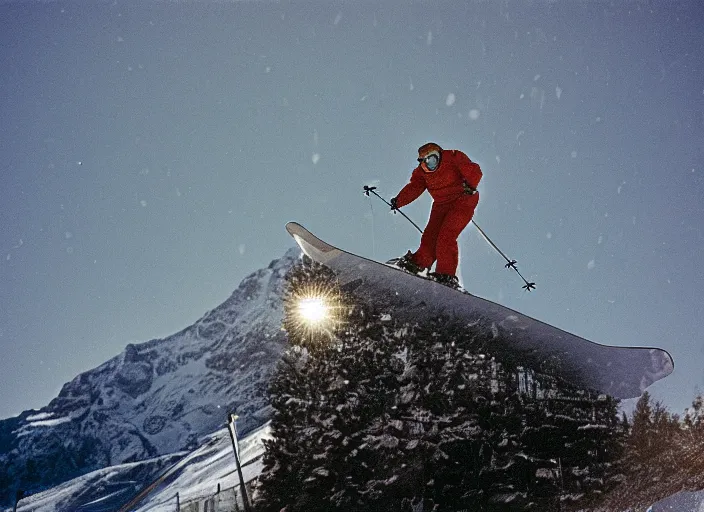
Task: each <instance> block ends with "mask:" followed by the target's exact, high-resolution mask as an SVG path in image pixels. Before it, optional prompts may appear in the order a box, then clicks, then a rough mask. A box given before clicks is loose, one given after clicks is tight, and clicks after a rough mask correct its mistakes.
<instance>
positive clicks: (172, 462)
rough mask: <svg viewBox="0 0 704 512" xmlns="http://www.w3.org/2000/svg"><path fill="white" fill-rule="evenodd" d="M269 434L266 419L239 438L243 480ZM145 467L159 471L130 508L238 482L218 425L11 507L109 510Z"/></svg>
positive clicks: (255, 467)
mask: <svg viewBox="0 0 704 512" xmlns="http://www.w3.org/2000/svg"><path fill="white" fill-rule="evenodd" d="M270 437H271V429H270V427H269V424H268V423H267V424H265V425H264V426H262V427H260V428H258V429H256V430H254V431H253V432H251V433H250V434H249V435H248V436H247V437H246V438H244V439H241V440H240V457H241V459H242V464H243V468H242V473H243V476H244V479H245V481H246V482H249V481H250V480H252V479H254V478H256V477H257V476H258V475H259V474H260V473H261V471H262V461H261V456H262V455H263V453H264V445H263V443H262V441H263V440H264V439H268V438H270ZM155 469H156V471H155ZM146 472H153V473H154V474H156V475H161V476H160V477H159V478H157V479H156V481H155V484H153V485H152V486H150V489H151V490H150V492H145V494H144V495H143V497H142V500H141V501H140V502H139V503H135V506H134V508H131V510H136V511H140V512H147V511H148V512H173V511H174V510H175V504H176V494H177V493H178V495H179V499H180V502H181V503H182V504H185V503H188V502H192V501H194V500H197V499H206V498H208V497H210V496H212V495H214V494H215V493H216V492H217V489H218V485H219V486H220V489H222V490H223V491H224V490H227V489H230V488H233V487H235V486H238V485H239V478H238V476H237V471H236V466H235V459H234V455H233V450H232V442H231V440H230V435H229V433H228V431H227V429H222V430H220V431H218V432H215V433H214V434H212V435H210V436H207V437H205V438H204V442H203V443H202V444H201V446H200V447H198V448H197V449H195V450H193V451H192V452H190V453H184V452H179V453H175V454H171V455H165V456H162V457H158V458H156V459H151V460H147V461H142V462H135V463H130V464H120V465H118V466H112V467H109V468H105V469H101V470H98V471H93V472H92V473H88V474H86V475H83V476H81V477H79V478H75V479H73V480H70V481H68V482H65V483H63V484H61V485H59V486H57V487H54V488H53V489H49V490H47V491H44V492H41V493H38V494H34V495H32V496H28V497H27V498H24V499H23V500H21V501H20V505H19V507H18V508H17V510H18V511H20V512H30V511H31V512H66V511H69V510H70V511H76V512H77V511H81V512H88V511H90V512H97V511H115V510H118V509H120V507H122V506H123V505H125V504H126V503H127V502H128V501H129V500H130V499H132V498H133V497H134V496H135V495H136V494H137V493H138V492H139V487H140V483H139V482H140V480H139V477H140V475H144V474H145V473H146ZM9 510H10V509H7V511H9Z"/></svg>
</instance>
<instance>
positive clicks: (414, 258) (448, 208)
mask: <svg viewBox="0 0 704 512" xmlns="http://www.w3.org/2000/svg"><path fill="white" fill-rule="evenodd" d="M481 178H482V171H481V168H480V167H479V165H478V164H476V163H474V162H472V161H471V160H470V159H469V157H468V156H467V155H465V154H464V153H463V152H461V151H459V150H456V149H453V150H446V149H442V148H441V147H440V146H439V145H438V144H435V143H434V142H428V143H427V144H423V145H422V146H421V147H420V148H418V167H416V168H415V169H414V170H413V174H412V175H411V180H410V182H409V183H408V184H407V185H406V186H405V187H403V189H401V191H400V192H399V193H398V195H397V196H396V197H394V198H393V199H391V201H390V203H391V210H392V211H395V210H397V209H399V208H402V207H403V206H406V205H407V204H409V203H412V202H413V201H415V200H416V199H417V198H418V197H420V195H421V194H422V193H423V192H424V191H425V190H426V189H427V190H428V192H429V193H430V195H431V197H432V198H433V206H432V208H431V210H430V218H429V219H428V224H427V226H426V227H425V230H424V231H423V235H422V236H421V239H420V247H419V248H418V250H417V251H416V252H415V253H411V251H408V252H407V253H406V255H405V256H402V257H401V258H397V259H395V260H392V262H393V263H395V264H396V265H398V266H399V267H401V268H403V269H404V270H407V271H408V272H411V273H414V274H418V273H420V272H422V271H424V270H426V269H430V268H431V267H432V265H433V263H435V262H436V261H437V265H436V267H435V272H431V273H430V274H429V276H430V277H432V278H434V279H435V280H436V281H437V282H439V283H442V284H445V285H448V286H452V287H453V288H458V287H459V281H458V279H457V276H456V275H455V274H456V273H457V264H458V262H459V250H458V248H457V238H458V237H459V235H460V233H461V232H462V230H463V229H464V228H465V227H466V226H467V224H469V222H470V221H471V220H472V216H473V215H474V209H475V208H476V207H477V203H478V202H479V194H478V193H477V186H478V185H479V181H480V180H481Z"/></svg>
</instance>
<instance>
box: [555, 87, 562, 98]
mask: <svg viewBox="0 0 704 512" xmlns="http://www.w3.org/2000/svg"><path fill="white" fill-rule="evenodd" d="M555 95H556V96H557V99H558V100H559V99H560V96H562V89H560V88H559V87H555Z"/></svg>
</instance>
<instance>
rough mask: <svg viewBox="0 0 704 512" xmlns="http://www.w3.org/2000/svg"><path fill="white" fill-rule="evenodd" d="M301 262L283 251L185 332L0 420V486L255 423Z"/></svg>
mask: <svg viewBox="0 0 704 512" xmlns="http://www.w3.org/2000/svg"><path fill="white" fill-rule="evenodd" d="M299 257H300V251H299V250H298V249H297V248H292V249H290V250H289V251H287V252H286V253H285V255H284V256H283V257H282V258H280V259H278V260H274V261H272V262H271V264H270V265H269V266H268V267H267V268H264V269H261V270H258V271H256V272H254V273H253V274H251V275H249V276H248V277H246V278H245V279H244V280H243V281H242V282H241V284H240V285H239V286H238V287H237V289H236V290H235V291H234V292H233V293H232V295H231V296H230V297H229V298H228V299H227V300H226V301H225V302H224V303H223V304H221V305H220V306H218V307H217V308H215V309H213V310H211V311H209V312H207V313H206V314H205V315H204V316H203V317H202V318H201V319H199V320H198V321H197V322H196V323H195V324H193V325H192V326H190V327H187V328H186V329H184V330H182V331H181V332H178V333H176V334H174V335H172V336H169V337H167V338H164V339H154V340H151V341H147V342H145V343H140V344H129V345H127V346H126V347H125V350H124V351H123V352H122V353H121V354H119V355H117V356H116V357H114V358H112V359H110V360H109V361H107V362H105V363H103V364H102V365H100V366H98V367H97V368H95V369H93V370H90V371H88V372H85V373H82V374H80V375H78V376H77V377H76V378H74V379H73V380H72V381H71V382H69V383H67V384H65V385H64V386H63V388H62V389H61V391H60V393H59V395H58V396H57V397H56V398H55V399H53V400H52V401H51V402H50V403H49V405H47V406H46V407H43V408H42V409H40V410H39V411H26V412H24V413H22V414H20V415H19V416H17V417H15V418H9V419H6V420H2V421H0V488H2V489H8V490H10V489H14V488H15V487H17V486H18V485H20V483H21V485H22V486H24V487H37V488H39V487H46V486H47V485H53V484H56V483H59V482H61V481H63V480H66V479H67V478H70V477H72V476H76V475H78V474H82V473H85V472H87V471H89V470H93V469H96V468H101V467H106V466H109V465H114V464H120V463H125V462H132V461H138V460H143V459H146V458H149V457H154V456H157V455H162V454H167V453H173V452H175V451H178V450H182V449H184V448H189V447H192V446H193V445H194V444H195V442H196V440H197V438H198V437H199V436H201V435H204V434H208V433H210V432H213V431H215V430H217V429H219V428H221V427H222V426H223V424H224V423H225V420H226V415H227V414H228V413H230V412H234V411H237V414H238V415H239V417H240V420H239V421H238V427H239V428H240V430H241V431H242V433H243V434H244V433H246V432H247V431H249V430H251V429H252V428H255V427H257V426H259V425H261V424H262V423H263V422H264V421H266V419H268V415H269V408H268V405H267V403H266V399H265V396H264V395H265V390H266V386H267V382H268V380H269V375H270V373H271V371H272V369H273V367H274V365H275V364H276V362H277V361H278V359H279V356H280V354H281V351H282V348H283V344H284V334H283V333H282V331H281V320H282V315H283V310H282V294H283V289H284V279H283V278H284V276H285V274H286V272H287V271H288V269H289V268H290V267H291V266H293V265H294V264H295V262H296V261H297V260H298V258H299ZM9 499H10V496H9V494H8V495H6V496H3V497H2V500H0V503H8V502H9Z"/></svg>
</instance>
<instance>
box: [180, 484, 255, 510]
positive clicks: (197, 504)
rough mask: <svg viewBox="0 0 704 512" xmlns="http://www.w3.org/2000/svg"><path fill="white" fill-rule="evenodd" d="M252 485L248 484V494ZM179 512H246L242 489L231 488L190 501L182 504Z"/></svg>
mask: <svg viewBox="0 0 704 512" xmlns="http://www.w3.org/2000/svg"><path fill="white" fill-rule="evenodd" d="M249 491H250V485H249V484H247V492H249ZM178 510H179V512H244V510H245V509H244V502H243V500H242V492H241V490H240V487H239V486H237V487H230V488H229V489H224V490H221V491H218V492H216V493H215V494H212V495H208V496H199V497H196V498H191V499H188V501H185V502H183V503H181V504H180V507H179V509H178Z"/></svg>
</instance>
